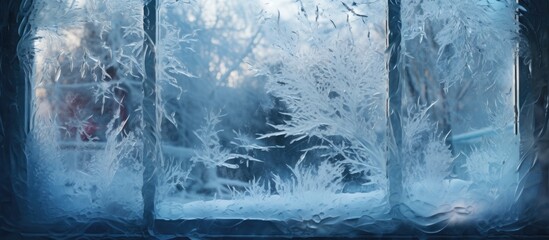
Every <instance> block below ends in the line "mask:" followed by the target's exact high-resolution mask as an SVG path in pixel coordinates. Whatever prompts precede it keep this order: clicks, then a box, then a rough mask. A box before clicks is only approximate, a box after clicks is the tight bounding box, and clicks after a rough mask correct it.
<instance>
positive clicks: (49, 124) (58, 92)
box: [20, 0, 144, 221]
mask: <svg viewBox="0 0 549 240" xmlns="http://www.w3.org/2000/svg"><path fill="white" fill-rule="evenodd" d="M142 9H143V5H142V2H141V1H137V0H136V1H129V2H127V1H124V3H123V2H122V1H102V0H94V1H40V0H39V1H35V2H34V5H33V9H32V13H31V15H30V16H29V18H30V20H29V25H28V26H22V27H25V29H24V30H25V32H24V36H25V37H26V38H24V39H23V40H22V43H20V45H21V46H25V47H27V48H21V49H20V57H23V58H28V59H29V60H30V61H32V62H29V63H28V64H29V65H28V72H27V77H28V81H29V82H30V86H31V91H30V92H31V97H30V101H31V105H32V107H31V109H30V111H31V113H30V116H29V119H31V122H30V132H29V135H28V139H27V148H26V151H27V155H28V185H29V186H28V192H29V193H28V198H29V199H32V201H31V204H30V207H29V216H32V217H31V219H33V220H41V219H50V220H48V221H51V218H57V217H62V218H66V217H68V216H71V217H74V218H75V219H77V220H82V219H92V218H98V217H101V218H123V219H139V218H141V216H142V212H143V206H142V204H143V203H142V197H141V187H142V179H143V175H142V174H143V167H142V163H141V157H140V155H141V151H142V150H141V145H142V144H141V143H140V142H141V141H140V140H139V139H140V124H139V121H140V120H139V118H140V110H139V106H140V105H141V103H140V102H141V99H142V91H141V85H140V81H141V79H142V76H143V65H142V64H143V58H142V56H140V55H141V54H142V52H143V47H142V43H143V38H144V35H143V27H142V26H143V23H142V22H143V14H142ZM27 50H28V51H34V53H33V55H26V54H27V53H28V52H27Z"/></svg>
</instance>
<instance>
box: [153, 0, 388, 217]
mask: <svg viewBox="0 0 549 240" xmlns="http://www.w3.org/2000/svg"><path fill="white" fill-rule="evenodd" d="M159 11H160V17H159V18H160V24H159V26H160V35H159V39H158V42H159V44H158V47H159V51H158V54H159V56H158V57H159V59H161V64H160V66H159V69H161V70H162V75H161V78H160V79H159V81H160V84H161V86H163V87H162V91H161V93H162V96H161V101H162V102H163V113H164V114H163V115H164V119H163V123H162V125H163V134H162V136H163V145H162V146H163V152H164V160H165V165H164V166H163V167H162V168H163V169H165V170H164V173H163V174H161V175H160V177H159V179H160V181H159V185H158V187H157V192H158V196H157V201H156V206H157V217H158V219H171V220H176V219H179V220H184V219H200V218H206V219H256V220H269V219H271V220H278V221H288V220H291V219H294V220H304V221H306V220H311V219H312V218H313V216H317V217H318V216H322V215H325V217H328V218H334V217H337V218H338V220H337V221H344V220H346V219H357V218H361V217H363V216H368V217H371V218H372V219H379V218H380V216H384V215H386V214H387V213H388V212H389V205H388V202H387V196H388V195H387V193H388V189H387V188H388V176H387V170H386V165H387V157H386V146H385V136H386V133H385V127H386V124H387V120H386V114H385V102H386V98H387V93H386V78H387V73H386V72H387V71H386V68H385V55H384V54H383V51H384V49H385V41H384V37H385V30H384V28H383V24H384V23H383V20H384V19H385V14H378V13H385V12H386V4H385V3H383V2H374V3H361V4H353V3H352V2H350V1H349V2H343V3H342V2H332V1H297V2H296V1H283V2H280V1H278V2H275V1H273V2H271V1H252V2H249V3H247V4H242V3H241V2H238V1H234V2H227V1H215V0H212V1H190V2H183V1H168V0H166V1H161V2H160V9H159ZM366 15H368V16H366ZM174 20H176V21H174ZM178 36H179V37H178ZM172 63H178V64H181V65H173V64H172ZM199 116H204V117H199ZM320 198H322V199H323V200H322V202H318V200H317V199H320ZM275 201H276V203H274V202H275ZM346 206H347V207H346ZM319 218H324V217H319ZM373 222H375V220H374V221H373ZM373 222H372V223H373Z"/></svg>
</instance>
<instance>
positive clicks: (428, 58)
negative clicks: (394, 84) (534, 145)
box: [400, 1, 522, 231]
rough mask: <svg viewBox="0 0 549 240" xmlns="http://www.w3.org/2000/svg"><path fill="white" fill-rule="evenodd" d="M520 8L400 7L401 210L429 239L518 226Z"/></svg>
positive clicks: (469, 4) (494, 4)
mask: <svg viewBox="0 0 549 240" xmlns="http://www.w3.org/2000/svg"><path fill="white" fill-rule="evenodd" d="M516 8H517V6H516V4H515V2H514V1H404V2H403V3H402V11H401V14H402V41H403V43H402V45H401V47H402V49H401V63H400V66H401V67H402V69H403V72H404V74H403V76H404V77H403V79H402V80H403V82H402V86H403V89H404V90H405V91H404V93H403V99H402V103H403V105H402V106H403V107H402V111H403V112H404V113H405V116H406V117H404V118H403V123H402V125H403V129H402V131H403V136H402V137H403V139H402V140H403V148H402V159H401V161H403V162H404V169H403V183H402V184H403V188H404V192H405V193H406V194H405V197H404V199H402V201H403V203H404V204H405V208H406V210H404V215H405V216H406V217H408V218H410V219H411V220H412V221H414V222H416V223H417V224H419V225H420V226H423V227H425V228H426V229H429V231H439V230H441V229H442V228H443V227H444V226H446V225H447V224H448V223H454V222H460V221H472V222H474V224H476V223H480V222H482V224H479V228H481V229H482V230H488V229H490V228H499V229H505V228H506V226H507V225H512V224H514V223H515V221H517V220H516V219H517V218H516V217H517V215H516V213H517V212H518V211H517V209H516V205H515V204H516V203H517V199H520V197H521V192H522V191H521V190H520V187H519V171H518V169H519V165H520V157H519V135H518V133H516V132H515V124H516V122H515V120H516V117H517V116H515V114H517V113H516V112H515V109H514V106H515V104H516V101H517V99H516V95H515V94H516V93H515V91H516V89H515V82H514V81H515V79H514V77H513V74H514V72H513V67H514V65H513V59H514V47H515V46H516V45H517V42H516V41H517V38H518V23H517V21H516V19H515V9H516ZM495 39H497V40H495ZM426 106H428V107H426ZM435 123H436V124H435ZM433 126H435V127H433ZM441 214H443V215H441ZM512 219H515V220H512Z"/></svg>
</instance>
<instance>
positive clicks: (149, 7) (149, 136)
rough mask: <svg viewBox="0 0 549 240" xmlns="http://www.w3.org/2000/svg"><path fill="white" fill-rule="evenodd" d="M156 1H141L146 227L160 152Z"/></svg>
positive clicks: (149, 223) (151, 213)
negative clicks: (143, 66) (142, 4)
mask: <svg viewBox="0 0 549 240" xmlns="http://www.w3.org/2000/svg"><path fill="white" fill-rule="evenodd" d="M156 11H157V1H156V0H149V1H147V2H146V3H145V5H144V21H143V24H144V26H143V27H144V30H145V51H146V52H145V72H146V76H145V79H143V92H144V97H143V125H144V128H143V165H144V167H145V171H144V172H143V189H142V194H143V201H144V208H143V209H144V213H143V219H144V221H145V224H146V225H147V227H148V228H149V229H152V227H153V224H154V201H155V191H156V175H155V162H156V161H157V160H158V157H159V156H160V154H159V151H160V148H159V146H160V138H159V136H160V126H159V124H160V122H159V117H158V111H159V110H158V109H157V107H158V103H159V101H158V97H159V96H158V94H157V91H156V89H157V87H158V86H157V83H156V59H155V58H156V54H155V44H156V36H157V32H156V31H157V27H156V24H157V21H156V20H157V19H156V16H157V14H156Z"/></svg>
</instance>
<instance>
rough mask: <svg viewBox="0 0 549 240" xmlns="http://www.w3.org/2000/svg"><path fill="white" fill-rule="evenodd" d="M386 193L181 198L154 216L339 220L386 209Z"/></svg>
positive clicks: (167, 203) (161, 206) (166, 203)
mask: <svg viewBox="0 0 549 240" xmlns="http://www.w3.org/2000/svg"><path fill="white" fill-rule="evenodd" d="M389 209H390V207H389V204H388V202H387V194H386V192H384V191H381V190H377V191H372V192H368V193H338V194H329V195H324V196H323V195H320V194H315V193H311V194H310V195H308V194H302V195H300V196H299V197H297V196H280V195H269V196H265V197H261V198H258V197H254V198H252V197H243V198H241V199H236V200H208V201H193V202H187V203H183V202H182V201H181V199H177V198H173V199H166V200H165V201H162V202H160V203H158V204H157V216H156V217H157V219H163V220H182V219H186V220H188V219H258V220H282V221H285V220H290V219H291V220H303V221H306V220H313V221H318V222H320V221H321V220H322V219H325V218H339V219H341V220H345V219H353V218H360V217H363V216H370V217H372V218H374V219H375V218H376V216H380V217H381V216H382V215H384V214H387V213H388V212H389Z"/></svg>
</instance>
